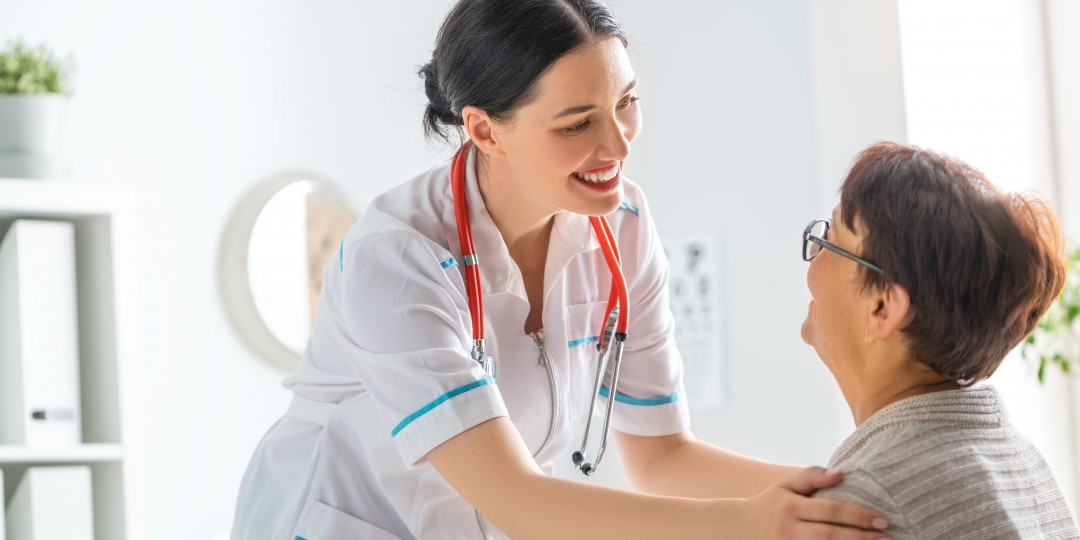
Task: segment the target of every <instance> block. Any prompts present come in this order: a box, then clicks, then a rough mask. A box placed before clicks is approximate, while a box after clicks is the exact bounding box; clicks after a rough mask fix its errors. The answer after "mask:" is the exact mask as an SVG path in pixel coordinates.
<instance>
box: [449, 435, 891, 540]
mask: <svg viewBox="0 0 1080 540" xmlns="http://www.w3.org/2000/svg"><path fill="white" fill-rule="evenodd" d="M428 459H429V460H430V462H431V463H432V465H434V467H435V469H436V470H438V472H439V473H440V474H441V475H442V476H443V477H444V478H445V479H446V480H447V481H448V482H449V483H450V485H451V486H453V487H454V489H455V490H457V491H458V492H459V493H460V494H461V495H462V496H463V497H464V498H465V500H467V501H468V502H469V504H471V505H473V506H474V507H475V508H476V509H477V510H479V511H480V513H481V514H483V515H484V516H485V517H486V518H487V519H489V520H491V522H493V523H494V524H495V525H496V526H498V527H499V528H500V529H502V530H503V531H504V532H506V533H507V534H509V535H510V536H512V537H513V538H525V539H528V538H598V537H599V538H607V537H614V536H617V537H619V538H628V539H629V538H648V539H654V538H719V539H727V538H731V539H745V538H815V539H817V538H832V539H844V540H848V539H850V540H876V539H879V538H882V536H883V535H882V533H881V532H879V531H875V530H873V527H872V521H873V520H874V519H875V518H879V517H880V515H879V514H877V513H876V512H872V511H869V510H865V509H862V508H859V507H857V506H854V505H850V504H845V503H840V502H837V501H829V500H824V499H809V498H806V497H804V496H802V495H801V494H806V493H810V492H812V491H814V490H816V489H819V488H822V487H827V486H829V485H833V484H835V483H836V481H837V480H838V478H836V477H834V476H832V475H826V474H824V473H823V472H822V471H820V470H813V469H808V470H806V471H803V472H802V473H800V474H798V475H796V476H794V477H791V478H789V479H787V480H785V481H783V482H780V483H777V484H776V485H774V486H772V487H770V488H768V489H765V490H764V491H762V492H761V493H759V494H758V495H756V496H754V497H752V498H749V499H730V498H729V499H689V498H677V497H665V496H657V495H646V494H640V493H632V492H627V491H621V490H616V489H611V488H607V487H603V486H597V485H592V484H585V483H581V482H576V481H572V480H565V479H560V478H553V477H549V476H546V475H545V474H544V473H543V472H542V471H541V470H540V468H539V467H538V466H537V465H536V462H535V461H534V460H533V459H532V456H531V455H530V454H529V451H528V449H527V448H526V446H525V444H524V442H523V441H522V440H521V437H520V436H519V435H518V433H517V431H516V430H515V429H514V426H513V424H512V423H511V422H510V420H509V419H508V418H506V417H499V418H495V419H492V420H489V421H487V422H484V423H482V424H479V425H477V426H475V427H473V428H471V429H469V430H467V431H465V432H463V433H461V434H459V435H457V436H455V437H454V438H452V439H450V440H448V441H447V442H445V443H443V444H441V445H440V446H438V447H437V448H435V449H434V450H432V451H431V452H430V453H429V454H428Z"/></svg>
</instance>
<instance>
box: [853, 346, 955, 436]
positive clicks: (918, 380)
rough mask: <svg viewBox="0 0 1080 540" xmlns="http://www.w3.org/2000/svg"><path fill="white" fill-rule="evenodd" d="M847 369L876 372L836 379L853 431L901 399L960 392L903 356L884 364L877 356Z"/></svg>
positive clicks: (948, 381) (952, 384)
mask: <svg viewBox="0 0 1080 540" xmlns="http://www.w3.org/2000/svg"><path fill="white" fill-rule="evenodd" d="M851 365H859V366H874V367H875V368H876V369H871V370H868V371H867V372H864V373H859V374H848V376H846V377H840V376H839V375H838V376H837V382H839V383H840V390H841V391H842V392H843V394H844V399H845V400H846V401H847V403H848V407H849V408H851V415H852V417H853V418H854V420H855V426H856V427H858V426H860V425H862V423H863V422H865V421H866V420H867V419H868V418H870V417H871V416H873V415H874V414H875V413H877V412H878V411H880V410H881V409H883V408H885V407H887V406H888V405H891V404H893V403H896V402H897V401H900V400H902V399H905V398H909V397H913V396H918V395H922V394H929V393H931V392H941V391H945V390H955V389H957V388H960V385H958V384H956V382H955V381H953V380H950V379H946V378H944V377H942V376H941V375H939V374H938V373H935V372H934V371H933V370H931V369H930V368H928V367H926V366H925V365H923V364H921V363H919V362H917V361H915V360H914V359H913V358H910V357H906V356H905V357H902V358H895V359H891V360H885V359H882V358H880V357H878V355H869V356H867V357H866V358H864V359H862V360H860V361H858V362H855V363H853V364H851Z"/></svg>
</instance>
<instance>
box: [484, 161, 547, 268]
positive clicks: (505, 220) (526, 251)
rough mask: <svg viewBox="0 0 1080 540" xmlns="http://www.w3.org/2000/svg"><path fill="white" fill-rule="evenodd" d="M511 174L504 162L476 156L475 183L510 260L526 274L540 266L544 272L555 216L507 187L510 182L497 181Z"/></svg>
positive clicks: (523, 194)
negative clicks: (527, 269) (528, 269)
mask: <svg viewBox="0 0 1080 540" xmlns="http://www.w3.org/2000/svg"><path fill="white" fill-rule="evenodd" d="M512 174H513V172H512V171H510V170H509V168H508V167H507V166H506V164H504V163H503V162H501V161H498V160H491V159H488V158H487V157H486V156H484V154H482V153H481V152H479V151H477V152H476V179H477V184H478V185H479V187H480V196H481V197H482V198H483V199H484V206H485V207H486V208H487V211H488V214H490V215H491V220H492V221H493V222H494V223H495V227H496V228H498V229H499V234H500V235H501V236H502V237H503V241H504V242H505V243H506V248H507V250H509V252H510V257H511V258H513V259H514V261H515V262H516V263H517V264H518V266H519V267H521V269H522V270H523V271H524V270H526V268H533V267H535V266H536V265H537V264H539V265H540V268H541V269H542V268H543V266H542V265H543V262H544V261H545V260H546V259H547V246H548V240H549V238H550V237H551V227H552V225H553V224H554V222H555V213H554V212H550V211H547V210H546V209H545V208H544V207H543V206H542V205H541V204H539V203H538V202H537V201H534V200H529V197H528V194H527V193H522V192H521V191H520V190H517V189H514V188H512V187H508V186H507V184H509V182H501V183H500V182H499V181H498V179H499V178H508V177H510V175H512Z"/></svg>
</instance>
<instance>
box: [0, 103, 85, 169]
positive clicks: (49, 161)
mask: <svg viewBox="0 0 1080 540" xmlns="http://www.w3.org/2000/svg"><path fill="white" fill-rule="evenodd" d="M67 109H68V97H67V96H64V95H61V94H0V176H10V177H16V178H49V177H56V176H62V174H61V169H62V168H63V167H62V160H61V156H62V148H63V143H64V131H65V128H66V125H67Z"/></svg>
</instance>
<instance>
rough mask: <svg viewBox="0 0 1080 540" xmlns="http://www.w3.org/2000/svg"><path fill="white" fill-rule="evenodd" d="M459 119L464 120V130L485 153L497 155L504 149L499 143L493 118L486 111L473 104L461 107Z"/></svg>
mask: <svg viewBox="0 0 1080 540" xmlns="http://www.w3.org/2000/svg"><path fill="white" fill-rule="evenodd" d="M461 119H462V120H463V121H464V122H465V132H466V133H468V134H469V139H470V140H471V141H472V143H473V144H475V145H476V148H477V149H478V150H480V151H481V152H483V153H484V154H486V155H489V156H490V155H499V154H502V153H504V149H503V147H502V145H501V144H499V140H498V135H497V130H496V129H495V127H496V125H495V120H494V119H493V118H491V116H490V115H488V113H487V111H485V110H484V109H481V108H480V107H476V106H473V105H467V106H465V108H463V109H461Z"/></svg>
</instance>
